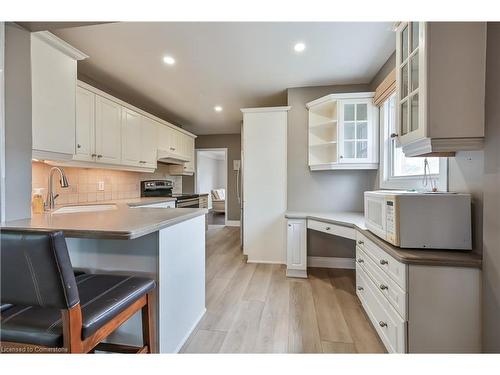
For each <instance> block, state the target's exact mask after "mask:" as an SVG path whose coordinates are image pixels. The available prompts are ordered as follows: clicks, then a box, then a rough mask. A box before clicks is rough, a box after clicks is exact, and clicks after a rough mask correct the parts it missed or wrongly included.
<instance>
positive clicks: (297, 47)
mask: <svg viewBox="0 0 500 375" xmlns="http://www.w3.org/2000/svg"><path fill="white" fill-rule="evenodd" d="M293 49H294V50H295V52H303V51H304V50H305V49H306V45H305V44H304V43H302V42H300V43H296V44H295V46H293Z"/></svg>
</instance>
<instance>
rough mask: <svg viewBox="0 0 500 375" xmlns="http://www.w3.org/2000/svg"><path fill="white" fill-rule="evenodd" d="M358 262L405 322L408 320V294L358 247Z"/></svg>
mask: <svg viewBox="0 0 500 375" xmlns="http://www.w3.org/2000/svg"><path fill="white" fill-rule="evenodd" d="M356 261H357V263H358V264H359V265H360V266H361V268H363V270H364V271H365V272H366V273H367V274H368V276H369V277H370V278H371V280H372V281H373V282H374V283H375V285H376V286H377V287H378V289H379V290H380V291H381V292H382V294H383V295H384V296H385V298H387V300H388V301H389V303H390V304H391V305H392V307H394V309H395V310H396V311H397V312H398V313H399V315H401V317H402V318H403V319H404V320H407V318H406V311H407V310H406V305H407V304H406V301H407V294H406V292H405V291H404V290H402V289H401V288H400V287H399V286H398V284H397V283H396V282H395V281H394V280H392V279H391V278H390V277H389V276H388V275H387V274H386V273H385V272H383V271H382V270H381V269H380V268H379V267H377V265H376V264H375V262H374V261H373V260H372V259H371V258H370V257H369V256H367V255H366V254H365V253H364V252H363V250H361V249H360V248H359V247H356Z"/></svg>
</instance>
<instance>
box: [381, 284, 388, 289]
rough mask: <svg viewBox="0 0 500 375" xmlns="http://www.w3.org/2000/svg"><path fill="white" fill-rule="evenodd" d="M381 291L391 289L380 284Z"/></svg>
mask: <svg viewBox="0 0 500 375" xmlns="http://www.w3.org/2000/svg"><path fill="white" fill-rule="evenodd" d="M379 288H380V289H382V290H384V289H389V287H388V286H387V285H384V284H380V287H379Z"/></svg>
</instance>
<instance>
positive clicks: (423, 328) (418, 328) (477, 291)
mask: <svg viewBox="0 0 500 375" xmlns="http://www.w3.org/2000/svg"><path fill="white" fill-rule="evenodd" d="M285 217H286V219H287V220H286V222H287V224H286V225H287V276H289V277H307V267H308V258H307V229H312V230H316V231H320V232H323V233H328V234H331V235H334V236H340V237H344V238H348V239H351V240H354V241H356V242H355V245H354V244H353V246H355V248H356V258H355V261H354V259H350V263H349V264H350V265H351V266H350V267H349V268H355V270H356V294H357V296H358V297H359V299H360V301H361V303H362V306H363V308H364V310H365V311H366V314H367V315H368V317H369V318H370V320H371V322H372V324H373V326H374V328H375V330H376V331H377V333H378V334H379V336H380V338H381V340H382V341H383V343H384V345H385V346H386V348H387V350H388V351H389V352H395V353H475V352H480V351H481V308H480V307H481V262H482V259H481V256H480V255H478V254H475V253H473V252H472V251H456V250H422V249H401V248H398V247H396V246H393V245H391V244H389V243H388V242H386V241H383V240H382V239H380V238H379V237H377V236H375V235H374V234H372V233H371V232H370V231H368V230H367V229H366V227H365V222H364V216H363V213H361V212H334V213H307V212H287V213H286V214H285ZM353 264H354V265H355V266H354V267H352V265H353ZM309 266H311V265H309ZM313 266H314V265H313Z"/></svg>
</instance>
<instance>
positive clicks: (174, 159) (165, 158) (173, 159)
mask: <svg viewBox="0 0 500 375" xmlns="http://www.w3.org/2000/svg"><path fill="white" fill-rule="evenodd" d="M188 161H189V159H188V158H186V157H184V156H182V155H178V154H174V153H172V152H169V151H165V150H160V149H159V150H158V163H163V164H176V165H182V164H184V163H187V162H188Z"/></svg>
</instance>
